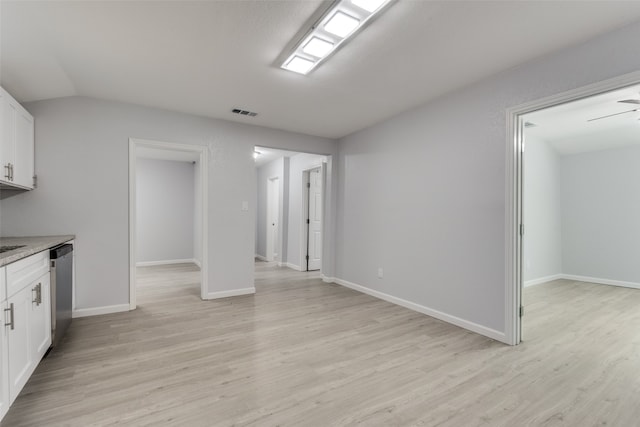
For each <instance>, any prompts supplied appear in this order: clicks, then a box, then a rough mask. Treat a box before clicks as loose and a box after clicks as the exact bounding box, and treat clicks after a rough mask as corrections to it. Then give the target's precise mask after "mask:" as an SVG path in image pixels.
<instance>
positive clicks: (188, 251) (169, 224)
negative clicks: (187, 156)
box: [136, 158, 195, 263]
mask: <svg viewBox="0 0 640 427" xmlns="http://www.w3.org/2000/svg"><path fill="white" fill-rule="evenodd" d="M194 176H195V175H194V164H193V163H192V162H178V161H170V160H156V159H143V158H138V159H137V160H136V185H137V188H136V199H137V203H136V204H137V207H136V215H137V219H136V232H137V241H136V243H137V252H138V253H137V254H136V261H137V262H142V263H144V262H154V261H171V260H191V259H193V258H194V252H193V251H194V231H195V225H194V219H195V212H194V203H195V198H194V182H195V178H194Z"/></svg>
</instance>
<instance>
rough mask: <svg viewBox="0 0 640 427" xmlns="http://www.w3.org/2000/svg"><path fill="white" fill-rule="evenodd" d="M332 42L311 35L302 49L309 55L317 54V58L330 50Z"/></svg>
mask: <svg viewBox="0 0 640 427" xmlns="http://www.w3.org/2000/svg"><path fill="white" fill-rule="evenodd" d="M333 46H334V44H333V43H330V42H328V41H326V40H322V39H319V38H318V37H311V40H309V42H308V43H307V44H305V45H304V47H303V48H302V51H303V52H304V53H308V54H309V55H313V56H317V57H318V58H322V57H324V56H325V55H326V54H328V53H329V52H331V50H332V49H333Z"/></svg>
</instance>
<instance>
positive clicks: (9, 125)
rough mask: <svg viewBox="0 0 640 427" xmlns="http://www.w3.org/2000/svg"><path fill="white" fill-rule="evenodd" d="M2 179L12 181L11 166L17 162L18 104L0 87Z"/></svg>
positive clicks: (0, 175) (0, 178)
mask: <svg viewBox="0 0 640 427" xmlns="http://www.w3.org/2000/svg"><path fill="white" fill-rule="evenodd" d="M0 114H1V115H2V117H1V118H0V122H1V127H2V129H0V166H2V170H0V181H2V182H8V183H11V169H10V168H11V166H12V165H13V164H14V163H15V155H16V152H15V150H16V149H15V141H16V117H17V115H18V110H17V106H16V105H15V104H13V103H11V102H10V96H8V94H7V93H6V92H5V91H4V90H2V89H0Z"/></svg>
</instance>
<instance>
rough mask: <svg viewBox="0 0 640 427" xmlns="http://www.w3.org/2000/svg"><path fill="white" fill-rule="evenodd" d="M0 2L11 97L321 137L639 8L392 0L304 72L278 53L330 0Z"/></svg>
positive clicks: (629, 16)
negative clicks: (133, 108) (88, 101)
mask: <svg viewBox="0 0 640 427" xmlns="http://www.w3.org/2000/svg"><path fill="white" fill-rule="evenodd" d="M0 4H1V7H2V11H1V20H2V21H1V34H0V36H1V39H2V40H1V49H2V51H1V52H2V56H1V62H2V63H1V67H0V73H1V74H0V84H2V86H4V87H5V88H6V89H7V90H8V91H9V92H11V93H12V94H13V95H14V96H15V97H16V98H17V99H18V100H19V101H32V100H40V99H47V98H54V97H62V96H72V95H82V96H91V97H98V98H104V99H113V100H119V101H124V102H131V103H136V104H142V105H148V106H153V107H159V108H166V109H170V110H176V111H182V112H186V113H192V114H198V115H204V116H210V117H216V118H222V119H227V120H232V121H239V122H245V123H253V124H258V125H263V126H268V127H273V128H279V129H285V130H290V131H295V132H302V133H306V134H311V135H319V136H326V137H332V138H337V137H342V136H344V135H346V134H349V133H351V132H354V131H356V130H359V129H362V128H364V127H367V126H369V125H371V124H374V123H376V122H379V121H381V120H384V119H386V118H388V117H390V116H393V115H396V114H398V113H400V112H402V111H404V110H407V109H410V108H412V107H415V106H417V105H419V104H422V103H424V102H426V101H428V100H430V99H433V98H435V97H437V96H440V95H442V94H443V93H446V92H448V91H451V90H453V89H456V88H460V87H462V86H464V85H467V84H469V83H472V82H474V81H477V80H480V79H482V78H484V77H486V76H488V75H491V74H493V73H496V72H499V71H501V70H504V69H507V68H509V67H513V66H516V65H518V64H521V63H523V62H525V61H527V60H530V59H532V58H535V57H538V56H540V55H543V54H546V53H549V52H552V51H555V50H558V49H560V48H563V47H566V46H569V45H572V44H575V43H579V42H581V41H583V40H586V39H589V38H591V37H594V36H596V35H598V34H601V33H604V32H607V31H610V30H613V29H615V28H618V27H621V26H624V25H626V24H629V23H631V22H633V21H637V20H639V19H640V2H638V1H635V2H634V1H620V2H617V1H526V0H525V1H431V0H424V1H417V0H414V1H412V0H401V1H398V2H397V3H396V4H394V5H392V6H391V7H390V8H389V9H388V10H387V11H386V12H385V13H384V14H383V15H382V16H380V17H379V18H378V19H377V20H376V21H375V22H373V23H372V25H370V26H369V27H367V28H366V29H364V31H362V32H361V33H360V34H359V35H358V36H357V37H356V38H355V39H353V40H352V41H351V42H350V43H348V44H347V45H345V46H344V47H343V48H342V49H341V50H340V51H339V52H337V53H336V54H335V55H334V56H333V57H332V58H330V60H329V61H327V62H326V63H325V64H323V65H321V66H320V67H319V68H318V69H316V70H315V71H313V72H312V73H311V74H310V75H308V76H301V75H297V74H294V73H291V72H286V71H283V70H281V69H279V68H278V64H275V60H276V58H277V57H278V56H279V55H281V54H282V51H283V49H284V48H285V46H287V45H288V44H289V43H290V42H291V40H292V38H293V37H294V36H295V35H296V34H297V33H298V32H299V31H300V29H301V28H302V27H303V26H304V25H305V23H306V22H307V21H308V19H309V18H310V17H311V16H312V15H313V14H314V13H315V12H316V11H317V10H318V9H319V8H325V7H328V5H329V2H323V1H320V0H305V1H290V0H283V1H277V0H271V1H267V0H254V1H251V0H244V1H235V0H234V1H7V0H3V1H2V2H0ZM234 107H238V108H243V109H246V110H250V111H255V112H258V113H259V115H258V116H257V117H255V118H249V117H243V116H238V115H234V114H232V113H231V112H230V110H231V109H232V108H234Z"/></svg>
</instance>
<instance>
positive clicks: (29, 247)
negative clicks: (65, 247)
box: [0, 234, 76, 267]
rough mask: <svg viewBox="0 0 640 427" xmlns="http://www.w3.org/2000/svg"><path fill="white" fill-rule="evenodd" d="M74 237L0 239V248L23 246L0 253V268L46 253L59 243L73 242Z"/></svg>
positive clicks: (70, 235)
mask: <svg viewBox="0 0 640 427" xmlns="http://www.w3.org/2000/svg"><path fill="white" fill-rule="evenodd" d="M75 237H76V236H74V235H72V234H69V235H66V236H33V237H0V246H18V245H24V247H22V248H18V249H14V250H12V251H7V252H3V253H0V267H2V266H5V265H7V264H11V263H12V262H16V261H19V260H21V259H22V258H26V257H28V256H30V255H33V254H37V253H38V252H42V251H46V250H47V249H51V248H53V247H54V246H58V245H59V244H61V243H64V242H68V241H69V240H73V239H75Z"/></svg>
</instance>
